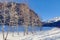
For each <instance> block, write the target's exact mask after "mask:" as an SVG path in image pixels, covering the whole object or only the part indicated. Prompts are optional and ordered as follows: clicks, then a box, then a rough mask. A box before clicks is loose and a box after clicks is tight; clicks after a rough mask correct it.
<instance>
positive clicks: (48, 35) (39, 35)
mask: <svg viewBox="0 0 60 40" xmlns="http://www.w3.org/2000/svg"><path fill="white" fill-rule="evenodd" d="M5 34H6V32H5ZM12 34H13V33H11V32H9V35H8V38H7V40H60V29H58V28H54V29H52V30H49V31H38V32H37V31H36V32H35V33H34V34H32V33H31V32H29V34H28V35H25V36H24V35H23V32H20V33H19V35H17V33H16V32H15V33H14V36H12ZM0 40H3V39H2V33H1V32H0Z"/></svg>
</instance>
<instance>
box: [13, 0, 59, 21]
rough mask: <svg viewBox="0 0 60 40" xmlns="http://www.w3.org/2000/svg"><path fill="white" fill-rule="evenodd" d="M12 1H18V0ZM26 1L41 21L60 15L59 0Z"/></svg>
mask: <svg viewBox="0 0 60 40" xmlns="http://www.w3.org/2000/svg"><path fill="white" fill-rule="evenodd" d="M13 1H15V2H20V0H13ZM27 3H28V4H29V7H30V8H31V9H32V10H34V11H35V12H36V13H37V14H38V16H39V17H40V18H41V19H42V21H46V20H49V19H51V18H54V17H59V16H60V0H27Z"/></svg>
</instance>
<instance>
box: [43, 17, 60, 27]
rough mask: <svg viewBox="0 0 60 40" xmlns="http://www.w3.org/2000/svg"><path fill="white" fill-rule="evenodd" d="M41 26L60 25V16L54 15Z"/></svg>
mask: <svg viewBox="0 0 60 40" xmlns="http://www.w3.org/2000/svg"><path fill="white" fill-rule="evenodd" d="M43 26H48V27H60V17H55V18H53V19H50V20H48V21H47V22H45V23H44V24H43Z"/></svg>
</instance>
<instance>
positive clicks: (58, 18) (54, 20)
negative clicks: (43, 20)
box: [47, 17, 60, 23]
mask: <svg viewBox="0 0 60 40" xmlns="http://www.w3.org/2000/svg"><path fill="white" fill-rule="evenodd" d="M59 20H60V17H54V18H52V19H50V20H48V21H47V22H48V23H52V22H57V21H59Z"/></svg>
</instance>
